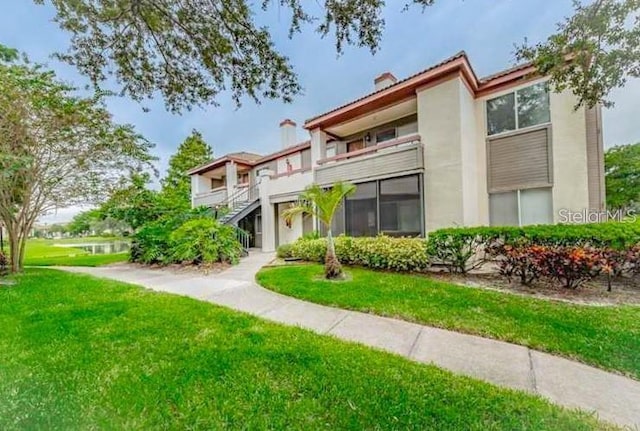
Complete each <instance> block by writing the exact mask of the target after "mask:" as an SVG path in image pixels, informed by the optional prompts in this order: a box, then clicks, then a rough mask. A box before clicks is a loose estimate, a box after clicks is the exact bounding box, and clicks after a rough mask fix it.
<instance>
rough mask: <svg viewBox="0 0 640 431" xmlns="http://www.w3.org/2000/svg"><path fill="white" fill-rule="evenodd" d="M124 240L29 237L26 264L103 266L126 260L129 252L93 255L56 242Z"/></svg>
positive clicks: (112, 239) (111, 238)
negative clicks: (60, 245) (61, 245)
mask: <svg viewBox="0 0 640 431" xmlns="http://www.w3.org/2000/svg"><path fill="white" fill-rule="evenodd" d="M115 241H122V238H113V237H108V238H103V237H86V238H62V239H29V240H28V241H27V247H26V250H25V259H24V264H25V265H27V266H101V265H108V264H112V263H117V262H126V261H127V260H128V259H129V254H128V253H113V254H102V255H98V254H96V255H91V254H89V252H87V251H84V250H82V249H79V248H73V247H57V246H56V244H81V243H108V242H115Z"/></svg>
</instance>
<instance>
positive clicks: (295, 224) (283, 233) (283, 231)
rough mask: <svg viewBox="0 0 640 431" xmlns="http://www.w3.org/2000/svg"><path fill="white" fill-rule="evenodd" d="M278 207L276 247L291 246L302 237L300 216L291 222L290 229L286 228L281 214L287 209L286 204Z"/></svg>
mask: <svg viewBox="0 0 640 431" xmlns="http://www.w3.org/2000/svg"><path fill="white" fill-rule="evenodd" d="M277 205H278V212H277V214H278V245H282V244H291V243H292V242H294V241H295V240H297V239H298V238H300V237H301V236H302V215H301V214H298V215H297V216H295V217H294V218H293V220H292V223H291V227H287V225H286V223H285V221H284V219H283V218H282V212H283V211H284V210H285V209H287V208H288V205H289V204H288V203H280V204H277Z"/></svg>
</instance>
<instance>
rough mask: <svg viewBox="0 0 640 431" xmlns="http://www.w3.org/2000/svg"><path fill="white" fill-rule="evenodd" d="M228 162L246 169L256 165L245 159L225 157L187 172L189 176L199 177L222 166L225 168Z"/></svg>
mask: <svg viewBox="0 0 640 431" xmlns="http://www.w3.org/2000/svg"><path fill="white" fill-rule="evenodd" d="M227 162H235V163H236V164H238V165H241V166H246V167H249V168H250V167H253V166H254V165H255V163H254V162H250V161H248V160H243V159H239V158H237V157H233V156H223V157H220V158H218V159H215V160H212V161H210V162H209V163H206V164H204V165H201V166H198V167H196V168H193V169H191V170H189V171H187V175H198V174H203V173H205V172H209V171H212V170H214V169H216V168H219V167H221V166H224V165H226V164H227Z"/></svg>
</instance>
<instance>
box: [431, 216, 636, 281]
mask: <svg viewBox="0 0 640 431" xmlns="http://www.w3.org/2000/svg"><path fill="white" fill-rule="evenodd" d="M638 243H640V223H638V222H607V223H593V224H579V225H578V224H573V225H536V226H525V227H472V228H447V229H440V230H436V231H434V232H431V233H429V239H428V244H429V245H428V249H429V255H430V256H431V258H432V262H433V263H438V264H442V265H444V267H445V268H447V269H448V270H450V271H451V272H462V273H465V272H467V271H469V270H471V269H475V268H477V267H479V266H481V265H482V264H483V263H484V262H485V261H486V260H487V259H488V258H490V256H488V254H487V252H488V251H489V249H491V248H495V246H496V244H497V245H500V246H502V245H510V246H512V247H523V246H527V245H538V246H549V247H595V248H598V249H611V250H618V251H625V250H628V249H630V248H632V247H633V246H635V245H636V244H638Z"/></svg>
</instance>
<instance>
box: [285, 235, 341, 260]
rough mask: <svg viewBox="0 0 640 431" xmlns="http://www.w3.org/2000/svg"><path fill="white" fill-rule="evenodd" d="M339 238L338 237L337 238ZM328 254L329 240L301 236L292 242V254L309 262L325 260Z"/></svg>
mask: <svg viewBox="0 0 640 431" xmlns="http://www.w3.org/2000/svg"><path fill="white" fill-rule="evenodd" d="M336 240H337V239H336ZM326 254H327V240H326V239H324V238H320V239H304V238H300V239H298V240H297V241H296V242H294V243H293V244H291V255H292V256H293V257H298V258H300V259H302V260H306V261H309V262H324V257H325V255H326Z"/></svg>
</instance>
